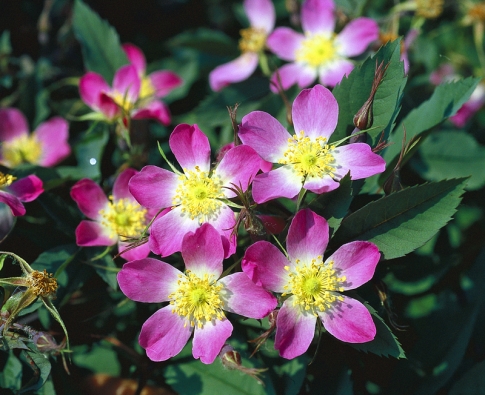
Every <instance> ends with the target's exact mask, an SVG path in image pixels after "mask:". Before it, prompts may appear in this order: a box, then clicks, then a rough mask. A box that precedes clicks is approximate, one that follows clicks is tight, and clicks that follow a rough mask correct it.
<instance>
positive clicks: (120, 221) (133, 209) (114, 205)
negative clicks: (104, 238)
mask: <svg viewBox="0 0 485 395" xmlns="http://www.w3.org/2000/svg"><path fill="white" fill-rule="evenodd" d="M109 199H110V203H109V206H108V208H106V209H103V210H100V212H99V213H100V214H101V216H102V217H103V219H102V221H101V224H102V225H104V226H105V227H108V228H110V229H111V234H110V237H111V238H116V237H118V236H123V237H126V238H132V237H136V236H139V235H140V234H141V233H142V231H143V230H144V229H145V226H146V224H147V220H146V214H147V210H146V209H145V208H143V207H142V206H140V205H139V204H138V203H136V202H134V201H133V200H131V199H126V198H125V199H118V200H117V201H116V202H114V201H113V196H110V197H109Z"/></svg>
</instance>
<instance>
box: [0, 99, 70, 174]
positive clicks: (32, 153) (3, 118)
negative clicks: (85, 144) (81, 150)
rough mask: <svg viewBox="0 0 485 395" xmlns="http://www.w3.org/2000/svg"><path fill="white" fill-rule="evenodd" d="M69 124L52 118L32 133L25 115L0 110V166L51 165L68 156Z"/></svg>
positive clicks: (57, 118)
mask: <svg viewBox="0 0 485 395" xmlns="http://www.w3.org/2000/svg"><path fill="white" fill-rule="evenodd" d="M68 138H69V131H68V124H67V122H66V120H65V119H63V118H60V117H54V118H51V119H49V120H48V121H46V122H43V123H41V124H40V125H39V126H38V127H37V129H35V131H34V132H33V133H29V125H28V123H27V120H26V119H25V116H24V115H23V114H22V112H21V111H19V110H17V109H16V108H4V109H0V141H1V142H2V144H1V145H0V163H1V164H2V165H5V166H8V167H11V168H13V167H16V166H18V165H20V164H21V163H31V164H35V165H40V166H45V167H49V166H54V165H56V164H58V163H59V162H61V161H62V160H63V159H65V158H66V157H67V156H69V154H70V153H71V147H70V146H69V144H68V142H67V140H68Z"/></svg>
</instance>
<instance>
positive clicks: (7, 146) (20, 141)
mask: <svg viewBox="0 0 485 395" xmlns="http://www.w3.org/2000/svg"><path fill="white" fill-rule="evenodd" d="M41 155H42V146H41V144H40V142H39V141H38V140H37V138H36V137H35V136H34V135H23V136H21V137H18V138H16V139H13V140H10V141H6V142H4V143H3V144H2V156H3V162H4V163H5V164H6V165H8V166H10V167H16V166H18V165H20V164H21V163H33V164H36V163H38V162H39V159H40V157H41Z"/></svg>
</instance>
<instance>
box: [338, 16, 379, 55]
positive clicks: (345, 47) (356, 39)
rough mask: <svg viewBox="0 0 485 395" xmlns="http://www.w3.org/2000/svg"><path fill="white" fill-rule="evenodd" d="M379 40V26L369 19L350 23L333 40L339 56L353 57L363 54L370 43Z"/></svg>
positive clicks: (359, 19) (358, 19)
mask: <svg viewBox="0 0 485 395" xmlns="http://www.w3.org/2000/svg"><path fill="white" fill-rule="evenodd" d="M378 38H379V26H377V22H376V21H374V20H373V19H370V18H357V19H354V20H353V21H351V22H350V23H349V24H348V25H347V26H345V27H344V29H343V30H342V31H341V32H340V33H339V35H338V36H337V37H336V38H335V44H336V46H337V47H338V48H339V50H338V52H339V54H340V55H343V56H345V57H349V58H350V57H353V56H357V55H360V54H361V53H363V52H364V51H365V50H366V49H367V47H368V46H369V44H370V43H371V42H372V41H375V40H377V39H378Z"/></svg>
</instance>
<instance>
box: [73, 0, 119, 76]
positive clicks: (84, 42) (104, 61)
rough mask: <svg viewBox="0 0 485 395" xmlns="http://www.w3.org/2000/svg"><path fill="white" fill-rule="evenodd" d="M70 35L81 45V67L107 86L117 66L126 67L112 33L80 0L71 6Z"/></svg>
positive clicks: (116, 36) (116, 39) (115, 36)
mask: <svg viewBox="0 0 485 395" xmlns="http://www.w3.org/2000/svg"><path fill="white" fill-rule="evenodd" d="M72 26H73V29H74V34H75V35H76V38H77V39H78V41H79V42H80V44H81V48H82V53H83V58H84V66H85V67H86V69H87V70H90V71H94V72H96V73H99V74H101V75H102V76H103V77H104V79H105V80H106V81H107V82H108V83H111V80H112V79H113V76H114V74H115V72H116V70H118V69H119V68H120V67H121V66H123V65H125V64H128V58H127V57H126V55H125V53H124V52H123V49H122V48H121V44H120V39H119V37H118V33H117V32H116V30H115V29H114V28H113V27H112V26H110V25H109V23H108V22H106V21H104V20H103V19H101V18H100V17H99V15H98V14H96V13H95V12H94V11H93V10H91V8H89V7H88V6H87V5H86V4H84V3H83V2H82V1H81V0H76V1H75V3H74V12H73V18H72Z"/></svg>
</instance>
